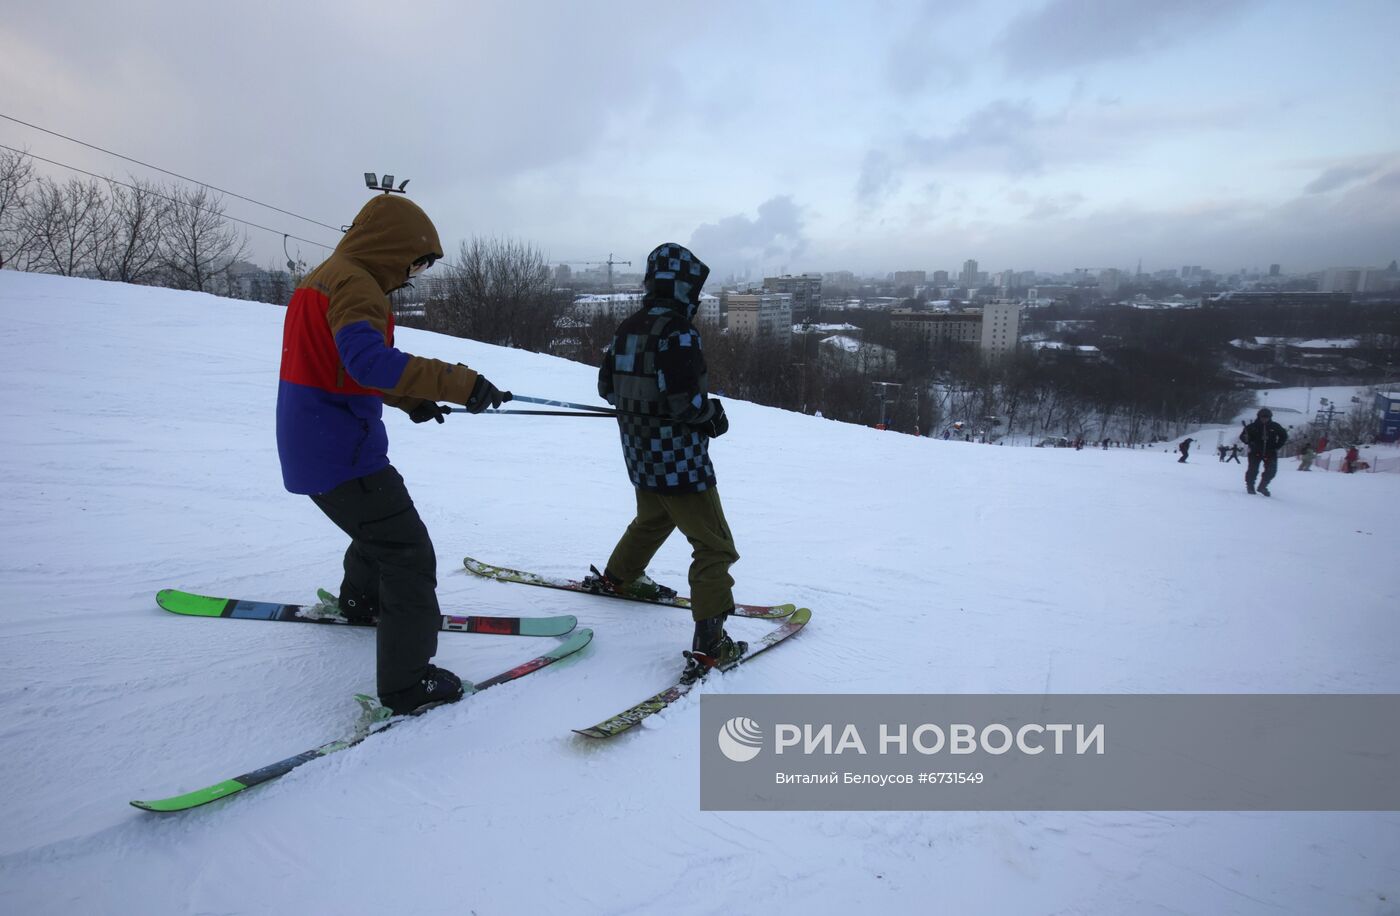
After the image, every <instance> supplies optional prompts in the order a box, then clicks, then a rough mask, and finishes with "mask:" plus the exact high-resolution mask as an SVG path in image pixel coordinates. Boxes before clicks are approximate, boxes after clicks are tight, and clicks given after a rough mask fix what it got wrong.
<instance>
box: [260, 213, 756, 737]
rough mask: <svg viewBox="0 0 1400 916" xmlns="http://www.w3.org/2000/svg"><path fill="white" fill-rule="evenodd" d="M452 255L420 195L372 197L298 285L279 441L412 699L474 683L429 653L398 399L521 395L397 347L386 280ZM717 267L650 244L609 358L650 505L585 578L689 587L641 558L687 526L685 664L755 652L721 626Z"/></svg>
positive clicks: (625, 436)
mask: <svg viewBox="0 0 1400 916" xmlns="http://www.w3.org/2000/svg"><path fill="white" fill-rule="evenodd" d="M442 256H443V249H442V243H441V242H440V241H439V239H438V234H437V229H436V228H435V227H434V225H433V223H432V221H431V220H430V219H429V218H428V216H427V214H426V213H424V212H423V210H422V209H421V208H419V207H418V206H417V205H416V204H415V203H413V202H412V201H410V200H408V199H407V198H405V197H402V196H398V195H396V194H390V193H385V194H382V195H378V196H376V197H374V198H372V199H371V200H370V201H369V202H368V203H366V204H365V206H364V207H363V208H362V209H361V210H360V212H359V214H358V215H357V216H356V217H355V221H354V222H353V223H352V224H351V226H350V228H349V229H348V230H347V231H346V233H345V236H344V238H342V239H341V241H340V244H339V245H337V246H336V248H335V251H334V252H333V253H332V254H331V256H330V257H329V258H328V259H327V260H326V261H325V262H324V263H322V264H321V265H320V266H318V267H317V268H316V269H315V270H313V271H311V272H310V273H309V274H307V275H306V277H305V279H303V280H302V282H301V283H300V284H299V285H298V287H297V289H296V290H295V291H294V292H293V294H292V298H291V301H290V303H289V304H288V306H287V315H286V319H285V324H284V328H283V340H282V363H281V372H280V378H279V385H278V394H277V448H278V456H279V458H280V460H281V465H282V476H283V483H284V485H285V486H286V488H287V490H288V491H290V492H292V493H297V494H301V495H305V496H308V497H310V498H311V501H312V502H313V503H315V505H316V506H317V508H319V509H320V510H321V511H322V512H323V513H324V514H325V515H326V516H327V517H328V518H329V519H330V520H331V521H332V522H334V523H335V525H336V526H337V527H339V528H340V529H341V530H342V531H343V532H344V533H345V534H346V535H347V536H348V537H349V538H350V545H349V547H348V548H347V549H346V551H345V558H344V577H343V580H342V582H341V586H340V594H339V599H338V611H339V613H341V614H342V615H344V616H345V617H346V618H348V619H350V620H351V621H354V622H360V623H367V622H371V621H374V622H377V624H378V627H379V629H378V634H377V673H378V676H377V682H378V683H377V687H378V693H379V699H380V701H381V702H382V703H383V704H384V705H385V706H387V707H388V708H389V709H390V710H391V711H392V712H394V713H395V714H406V713H412V712H416V711H420V710H422V709H424V708H427V707H430V706H433V705H437V704H440V703H445V702H452V701H454V700H456V699H459V698H460V697H461V696H462V695H463V686H462V682H461V679H460V678H458V677H457V676H456V675H455V674H453V673H452V672H450V671H447V670H446V669H443V668H440V667H437V666H436V665H433V664H432V659H433V656H434V655H436V653H437V634H438V629H439V624H440V616H439V615H440V611H439V608H438V601H437V556H436V554H435V552H434V550H433V544H432V540H431V538H430V537H429V535H428V531H427V528H426V527H425V526H424V524H423V521H422V519H421V518H420V517H419V514H418V510H417V509H416V508H415V507H414V504H413V500H412V498H411V497H410V496H409V493H408V489H407V487H406V486H405V484H404V481H403V478H402V477H401V476H400V475H399V473H398V471H396V470H395V469H394V467H393V465H392V464H390V462H389V457H388V445H389V441H388V432H387V430H386V428H385V426H384V421H383V408H384V405H385V404H388V405H389V406H391V407H397V408H399V409H401V410H403V411H405V412H406V413H407V414H408V416H409V418H410V419H411V420H412V421H413V422H415V423H424V422H427V421H429V420H435V421H437V422H438V423H442V422H443V420H444V417H445V416H446V415H447V414H448V413H449V412H451V411H450V409H449V408H446V407H443V406H442V405H440V404H439V403H438V402H439V401H447V402H450V403H452V404H460V405H462V406H463V407H465V408H466V410H467V411H468V412H471V413H480V412H481V411H483V410H486V409H488V408H497V407H500V405H501V404H502V403H503V402H504V401H507V400H509V399H510V397H511V395H510V392H508V391H504V392H503V391H501V390H500V389H498V388H497V387H496V386H495V385H493V384H492V383H491V382H490V381H488V380H487V378H486V377H485V376H484V375H482V374H481V373H480V372H479V371H477V370H474V369H470V368H468V367H467V366H465V365H462V364H460V363H450V362H443V361H441V360H436V359H430V358H427V357H421V356H415V355H413V354H410V353H407V352H405V351H403V350H400V349H398V348H397V347H396V346H395V345H394V315H393V310H392V308H391V306H390V302H389V293H391V292H392V291H393V290H395V289H398V288H400V287H402V286H404V285H405V284H407V283H408V282H409V281H411V280H412V279H413V278H415V277H417V276H419V275H420V274H422V273H423V271H425V270H427V269H428V268H429V267H431V266H432V265H433V263H434V262H435V261H437V260H439V259H441V258H442ZM708 275H709V268H708V267H707V266H706V265H705V264H703V263H702V262H701V261H700V260H699V259H698V258H697V257H695V255H693V254H692V253H691V252H690V251H688V250H686V249H685V248H683V247H681V246H680V245H676V244H671V243H667V244H663V245H659V246H657V248H656V249H655V250H653V251H652V252H651V254H650V255H649V256H648V257H647V265H646V275H645V281H644V289H645V295H644V297H643V300H642V303H641V306H640V308H639V309H638V310H637V312H636V313H635V314H633V315H632V316H630V317H629V318H627V319H626V320H624V321H623V322H622V324H621V326H620V327H619V328H618V330H617V334H616V335H615V337H614V339H613V342H612V345H611V346H610V347H609V348H608V351H607V353H606V354H605V358H604V360H603V365H602V368H601V369H600V371H599V374H598V393H599V394H600V395H601V396H602V397H603V398H604V399H606V400H607V401H608V402H609V403H610V404H612V405H613V406H614V407H615V408H616V409H617V421H618V426H619V429H620V433H621V439H622V451H623V456H624V459H625V462H626V465H627V470H628V473H629V475H630V477H631V480H632V484H633V486H634V488H635V490H636V512H635V516H634V518H633V519H632V522H631V524H629V525H628V526H627V529H626V531H625V532H624V533H623V535H622V537H621V539H620V540H619V541H618V543H617V546H616V548H615V549H614V550H613V552H612V556H611V557H610V558H609V560H608V562H607V564H606V566H605V567H604V569H603V570H602V571H601V572H597V571H595V572H594V574H593V575H591V576H589V577H588V578H587V579H586V580H585V581H586V582H587V583H588V584H589V585H590V587H592V588H594V589H595V590H598V591H607V592H616V593H625V594H630V593H637V594H642V593H649V594H656V593H666V592H669V593H670V594H671V595H674V594H675V593H674V592H673V591H671V590H669V589H664V588H663V587H661V586H658V585H656V583H654V582H652V581H651V580H650V579H649V578H647V576H646V574H645V569H646V566H647V564H648V563H649V562H650V561H651V559H652V557H653V556H654V555H655V554H656V552H657V551H658V550H659V549H660V548H661V545H662V543H663V542H664V541H665V540H666V539H667V538H668V537H669V536H670V535H671V534H672V532H674V531H675V530H676V529H677V528H679V529H680V530H681V532H682V533H683V534H684V535H685V536H686V538H687V539H688V540H689V541H690V543H691V546H692V548H693V562H692V564H691V567H690V576H689V579H690V588H691V607H692V615H693V617H694V621H695V635H694V638H693V640H692V643H691V650H690V651H689V652H687V653H685V656H686V659H687V662H686V665H687V668H686V672H685V674H686V675H687V676H689V677H700V676H703V674H704V673H705V672H706V671H708V670H709V669H711V668H713V667H716V666H722V665H725V664H726V663H728V662H730V661H732V660H734V659H735V658H737V657H739V656H741V655H742V654H743V652H744V651H745V649H746V646H745V645H744V644H743V643H741V642H735V641H734V640H733V639H731V638H730V637H729V636H728V635H727V634H726V633H725V630H724V621H725V618H726V617H727V616H728V615H730V614H731V613H732V612H733V610H734V596H733V592H732V588H733V585H734V580H733V578H732V577H731V576H730V575H729V568H730V566H731V565H733V563H734V562H735V561H737V560H738V559H739V554H738V553H737V551H736V550H735V547H734V538H733V536H732V534H731V533H730V531H729V526H728V524H727V523H726V521H725V517H724V509H723V507H722V505H721V504H720V499H719V493H718V491H717V490H716V488H715V473H714V466H713V464H712V463H711V461H710V457H709V441H710V440H711V439H713V438H716V437H718V436H721V435H723V434H724V433H725V431H726V430H727V429H728V428H729V420H728V419H727V417H726V416H725V412H724V406H723V405H722V404H721V403H720V402H719V401H718V400H716V399H714V398H712V397H710V396H709V391H708V379H707V375H706V367H705V357H704V353H703V350H702V348H701V340H700V335H699V333H698V332H697V330H696V328H695V326H694V324H693V320H694V317H695V313H696V310H697V309H698V308H699V304H700V291H701V289H702V287H703V286H704V285H705V280H706V277H708Z"/></svg>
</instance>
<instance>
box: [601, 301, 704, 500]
mask: <svg viewBox="0 0 1400 916" xmlns="http://www.w3.org/2000/svg"><path fill="white" fill-rule="evenodd" d="M689 311H691V310H690V309H689V308H688V306H687V304H686V303H683V302H678V301H675V300H673V299H655V298H648V299H645V300H643V302H642V307H641V308H640V309H638V310H637V311H636V312H634V313H633V314H632V315H631V316H629V317H628V318H627V319H626V320H624V321H623V322H622V324H621V325H619V326H618V329H617V333H616V335H615V336H614V337H613V342H612V346H610V347H609V348H608V351H607V353H606V354H605V356H604V358H603V366H602V368H601V369H599V370H598V393H599V394H600V395H601V396H602V397H603V398H604V399H605V400H607V401H608V403H610V404H612V405H613V406H614V407H616V408H617V425H618V428H619V430H620V432H621V434H622V454H623V458H624V459H625V460H626V462H627V473H628V475H629V476H631V478H632V484H633V486H635V487H637V488H638V489H641V490H651V491H653V492H657V493H700V492H703V491H704V490H708V489H710V488H711V487H713V486H714V485H715V469H714V465H712V464H711V463H710V448H709V443H710V440H709V437H708V436H706V435H705V434H704V433H702V432H700V431H699V430H698V429H696V428H695V426H696V425H697V424H703V423H706V422H708V421H709V420H710V419H711V418H712V417H713V416H714V413H715V408H714V402H713V401H711V400H710V398H709V397H708V388H709V383H708V378H707V375H706V371H705V353H704V351H703V349H702V348H701V343H700V333H699V332H698V331H696V330H695V326H694V325H693V324H691V321H690V318H689V317H688V314H687V313H688V312H689Z"/></svg>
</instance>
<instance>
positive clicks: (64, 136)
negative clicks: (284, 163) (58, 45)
mask: <svg viewBox="0 0 1400 916" xmlns="http://www.w3.org/2000/svg"><path fill="white" fill-rule="evenodd" d="M0 118H4V119H5V120H6V121H13V122H14V123H16V124H23V125H24V126H25V127H28V128H32V129H33V130H37V131H41V132H43V133H46V134H49V135H51V136H54V137H58V138H60V139H63V140H67V141H68V142H70V143H76V144H78V145H79V146H86V147H87V148H88V149H92V150H97V151H98V152H99V153H106V154H107V155H108V156H116V157H117V158H118V159H124V160H126V161H127V162H134V163H135V164H137V165H140V166H144V167H145V168H148V169H153V170H155V171H157V172H160V173H162V174H165V175H170V176H171V177H173V178H178V179H180V180H181V181H188V182H190V183H191V184H197V185H199V186H200V187H203V188H208V189H209V190H211V191H218V192H219V193H220V194H227V195H228V196H229V197H236V198H238V199H239V200H243V201H247V202H248V203H250V204H256V205H258V206H259V207H266V208H267V209H269V210H276V211H277V212H278V213H282V214H285V215H286V216H293V217H296V218H297V219H300V220H305V221H306V222H308V223H315V224H316V225H317V226H322V227H324V228H326V229H333V230H335V231H336V232H339V231H341V230H340V227H339V226H332V225H330V224H329V223H323V222H321V221H320V220H318V219H312V218H311V217H309V216H302V215H301V214H300V213H293V212H292V211H290V210H283V209H282V208H281V207H274V206H273V205H272V204H265V203H263V202H262V201H260V200H254V199H253V198H251V197H244V196H243V195H242V194H236V193H234V192H233V191H226V190H224V189H223V188H220V187H215V186H214V185H212V184H208V183H206V182H203V181H200V180H199V179H197V178H190V177H189V176H187V175H181V174H180V173H179V172H172V171H170V170H169V169H163V168H161V167H160V166H158V165H151V164H150V163H149V162H142V161H141V160H140V159H133V158H132V157H130V156H123V155H122V154H121V153H118V152H114V151H112V150H109V149H104V148H103V147H100V146H97V145H96V144H93V143H88V142H86V141H84V140H79V139H77V138H76V137H70V136H68V135H67V134H61V133H59V132H58V131H56V130H49V129H48V128H46V127H40V126H39V125H38V124H31V123H29V122H28V121H21V120H20V119H19V118H15V117H11V116H10V115H7V114H4V113H3V112H0ZM6 148H7V149H8V147H6ZM34 158H35V159H38V158H39V157H38V156H35V157H34ZM44 161H45V162H47V161H48V160H44ZM57 164H58V163H55V165H57Z"/></svg>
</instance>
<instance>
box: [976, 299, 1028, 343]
mask: <svg viewBox="0 0 1400 916" xmlns="http://www.w3.org/2000/svg"><path fill="white" fill-rule="evenodd" d="M1020 333H1021V304H1020V303H1019V302H1017V301H1016V300H1014V299H993V300H992V301H991V302H988V303H987V304H986V305H984V306H983V307H982V352H983V353H986V354H988V355H989V356H1000V355H1002V354H1003V353H1009V352H1011V351H1012V350H1014V349H1016V341H1017V340H1018V339H1019V337H1020Z"/></svg>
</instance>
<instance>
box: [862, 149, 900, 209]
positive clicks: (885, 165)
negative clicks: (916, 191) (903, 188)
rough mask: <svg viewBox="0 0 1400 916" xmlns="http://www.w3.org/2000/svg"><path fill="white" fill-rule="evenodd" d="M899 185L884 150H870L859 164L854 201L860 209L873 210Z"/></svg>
mask: <svg viewBox="0 0 1400 916" xmlns="http://www.w3.org/2000/svg"><path fill="white" fill-rule="evenodd" d="M899 183H900V178H899V175H898V174H896V172H895V165H894V162H893V160H892V159H891V158H890V154H889V153H887V152H885V151H884V150H878V149H873V150H870V151H868V152H867V153H866V154H865V159H864V160H863V161H862V162H861V164H860V177H859V178H857V179H856V201H857V203H859V204H860V206H861V208H862V209H864V210H873V209H875V208H876V207H878V206H880V205H881V204H883V203H884V202H885V201H886V200H887V199H888V198H889V196H890V195H891V194H893V193H894V192H895V191H897V190H898V189H899Z"/></svg>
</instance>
